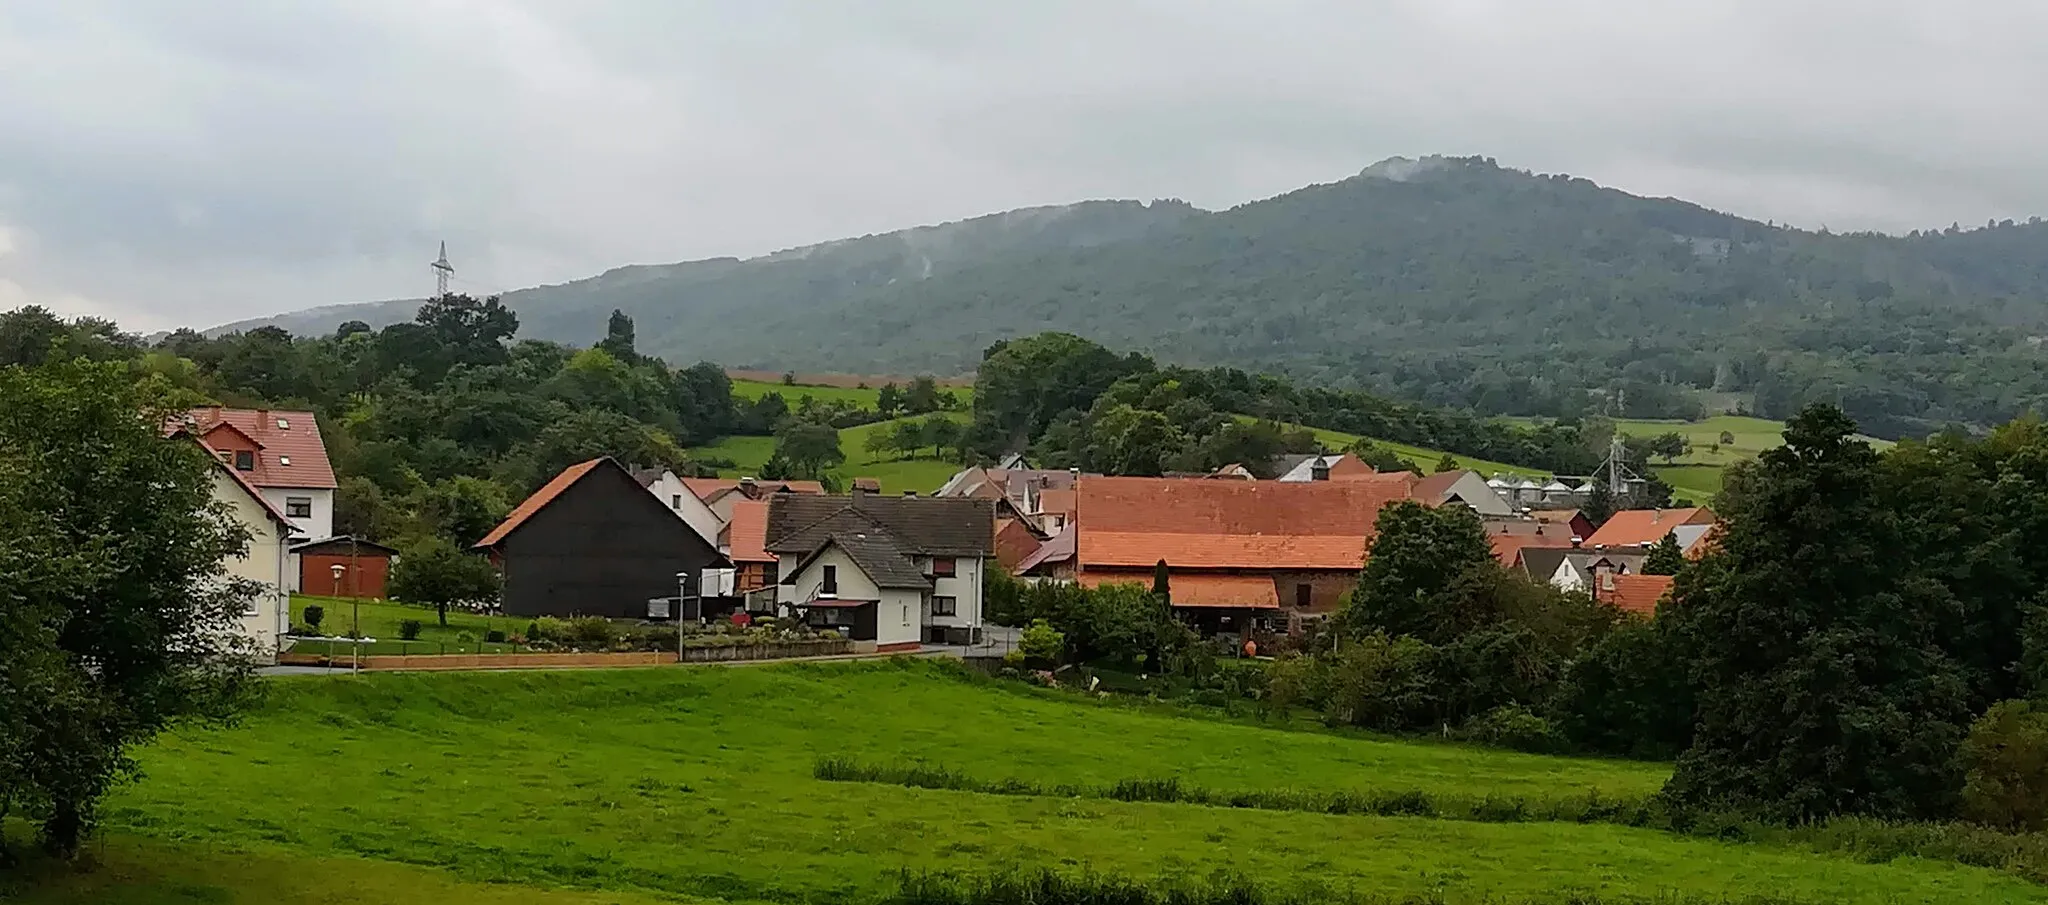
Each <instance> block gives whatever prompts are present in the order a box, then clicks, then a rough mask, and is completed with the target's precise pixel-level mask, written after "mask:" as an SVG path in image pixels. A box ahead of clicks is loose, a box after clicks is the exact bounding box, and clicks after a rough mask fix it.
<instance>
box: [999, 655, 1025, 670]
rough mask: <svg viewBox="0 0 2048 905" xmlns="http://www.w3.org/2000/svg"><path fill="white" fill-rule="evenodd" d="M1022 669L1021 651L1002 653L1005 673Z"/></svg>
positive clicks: (1022, 658)
mask: <svg viewBox="0 0 2048 905" xmlns="http://www.w3.org/2000/svg"><path fill="white" fill-rule="evenodd" d="M1023 668H1024V652H1023V651H1021V650H1010V651H1004V652H1003V670H1004V671H1005V672H1012V671H1016V670H1021V669H1023Z"/></svg>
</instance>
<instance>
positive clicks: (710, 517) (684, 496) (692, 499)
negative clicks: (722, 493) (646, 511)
mask: <svg viewBox="0 0 2048 905" xmlns="http://www.w3.org/2000/svg"><path fill="white" fill-rule="evenodd" d="M647 491H648V492H649V493H652V494H654V498H655V499H657V500H660V501H661V504H662V505H663V506H667V507H668V508H669V509H671V510H673V511H674V512H675V514H677V515H680V516H682V517H683V521H685V522H689V523H690V527H691V528H694V529H696V530H697V536H698V537H702V538H704V542H705V543H708V544H710V545H711V546H712V547H714V548H718V549H721V550H723V549H724V548H722V547H718V534H719V532H720V531H723V530H725V522H726V520H725V519H724V518H721V517H720V516H719V514H718V513H716V512H713V511H711V507H709V506H706V505H704V501H703V500H700V499H698V498H697V495H696V494H694V493H691V492H690V488H688V487H685V486H683V479H681V478H678V477H676V473H675V472H673V471H664V472H662V473H661V478H660V479H658V480H656V481H655V482H654V483H652V484H649V485H647ZM730 512H731V511H730V510H727V514H730Z"/></svg>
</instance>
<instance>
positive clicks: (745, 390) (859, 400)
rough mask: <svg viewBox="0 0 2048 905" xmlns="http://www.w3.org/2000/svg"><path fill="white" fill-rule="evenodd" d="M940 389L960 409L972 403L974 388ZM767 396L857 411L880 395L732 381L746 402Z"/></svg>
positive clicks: (854, 389) (872, 389)
mask: <svg viewBox="0 0 2048 905" xmlns="http://www.w3.org/2000/svg"><path fill="white" fill-rule="evenodd" d="M897 386H898V387H901V386H903V384H902V383H899V384H897ZM939 390H940V391H941V392H950V393H952V394H953V395H954V397H955V398H958V399H959V400H960V408H962V409H965V408H967V407H968V406H969V405H971V404H973V402H974V387H971V386H941V387H939ZM769 393H781V394H782V401H784V402H787V403H789V405H790V407H791V408H794V407H796V402H797V400H799V399H802V398H804V397H805V396H809V397H811V398H813V399H816V400H818V401H819V402H832V401H843V402H848V403H852V404H853V405H855V406H857V407H859V408H864V409H871V408H874V407H875V399H876V397H877V396H879V395H880V394H881V387H880V385H879V384H877V385H872V386H869V387H867V388H866V389H862V388H860V387H835V386H824V385H821V384H803V383H800V384H796V385H795V386H791V385H789V384H784V383H776V382H769V381H763V380H740V379H734V380H733V382H732V394H733V395H734V396H738V397H739V398H741V399H745V400H747V401H749V402H752V401H753V400H756V399H759V398H761V397H762V396H765V395H767V394H769Z"/></svg>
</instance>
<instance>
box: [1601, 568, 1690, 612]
mask: <svg viewBox="0 0 2048 905" xmlns="http://www.w3.org/2000/svg"><path fill="white" fill-rule="evenodd" d="M1673 581H1674V579H1673V578H1672V577H1671V576H1669V575H1640V574H1634V575H1631V574H1621V573H1616V572H1610V571H1604V570H1603V571H1601V572H1599V573H1598V574H1597V575H1596V576H1595V577H1594V579H1593V582H1592V584H1591V585H1590V586H1589V587H1588V593H1590V594H1592V595H1593V599H1594V600H1596V601H1599V602H1601V603H1605V604H1608V605H1610V606H1613V607H1614V608H1615V609H1618V610H1621V611H1623V612H1626V613H1633V614H1635V615H1637V616H1643V617H1649V616H1654V615H1656V613H1657V607H1658V606H1659V605H1660V604H1662V603H1663V601H1664V598H1665V596H1666V595H1668V594H1670V593H1671V585H1672V583H1673Z"/></svg>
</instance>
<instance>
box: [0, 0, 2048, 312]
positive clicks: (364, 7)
mask: <svg viewBox="0 0 2048 905" xmlns="http://www.w3.org/2000/svg"><path fill="white" fill-rule="evenodd" d="M2044 91H2048V3H2042V2H2039V0H1951V2H1935V0H1930V2H1925V3H1905V2H1886V0H1857V2H1850V0H1840V2H1837V0H1800V2H1785V0H1754V2H1752V0H1712V2H1703V3H1664V2H1652V3H1645V2H1641V0H1614V2H1592V0H1579V2H1571V0H1552V2H1542V3H1531V2H1527V0H1330V2H1309V0H1244V2H1222V0H1217V2H1187V0H1073V2H1065V0H1016V2H996V0H975V2H963V0H930V2H923V0H867V2H861V3H850V2H838V0H814V2H807V3H794V2H778V0H731V2H692V0H573V2H572V0H332V2H327V3H315V2H312V0H307V2H289V0H279V2H239V3H238V2H224V0H6V2H0V310H4V309H7V308H12V307H15V306H17V305H19V304H23V303H41V304H45V305H48V306H50V307H53V308H56V309H58V310H60V311H62V312H65V313H67V314H81V313H94V314H100V315H104V316H111V317H115V318H117V319H118V320H120V321H121V323H122V324H123V325H124V326H127V327H130V328H132V329H143V330H153V329H159V328H165V327H169V326H175V325H193V326H210V325H213V324H217V323H221V322H225V321H228V320H233V319H237V318H243V317H250V316H256V315H262V314H269V313H274V312H278V311H284V310H291V309H297V308H305V307H311V306H314V305H322V304H332V303H337V302H350V301H367V300H375V299H384V298H397V297H416V296H420V295H424V294H427V293H428V292H430V291H431V289H432V285H433V284H432V275H431V273H430V272H429V271H428V269H427V267H426V264H427V262H428V261H429V260H431V259H432V258H433V255H434V249H435V243H436V242H437V241H439V240H442V239H445V240H447V242H448V249H449V256H450V257H451V258H452V259H453V260H454V263H455V265H456V268H457V274H458V280H457V282H456V284H455V285H456V287H457V288H462V289H468V290H471V291H489V290H498V289H510V288H519V287H524V286H530V285H534V284H537V283H544V282H560V281H564V280H569V279H575V278H578V277H584V276H589V275H592V274H595V273H597V272H600V271H602V270H604V269H606V268H609V267H613V266H617V265H620V264H626V263H649V262H667V261H677V260H686V259H691V258H701V257H709V256H716V255H740V256H746V255H753V254H760V253H765V252H768V251H772V250H775V249H778V248H784V247H789V246H794V245H801V244H807V243H810V242H815V241H820V240H825V239H832V238H839V237H843V236H849V235H859V234H863V233H871V232H882V231H887V230H891V229H896V228H900V227H905V226H911V225H916V224H921V223H930V222H938V221H944V220H952V219H958V218H961V217H967V216H973V215H976V214H982V213H988V212H992V211H997V210H1002V209H1007V208H1012V207H1020V206H1026V205H1034V204H1049V203H1058V202H1065V201H1073V200H1080V199H1084V198H1100V197H1119V198H1143V199H1151V198H1159V197H1177V198H1184V199H1187V200H1189V201H1192V202H1194V203H1196V204H1198V205H1201V206H1204V207H1212V208H1214V207H1225V206H1229V205H1232V204H1236V203H1240V202H1244V201H1248V200H1252V199H1256V198H1261V197H1265V196H1269V195H1273V194H1277V193H1280V192H1284V191H1287V190H1289V189H1292V188H1296V187H1299V186H1301V185H1304V184H1308V183H1312V182H1328V181H1332V180H1335V179H1339V178H1342V177H1344V176H1346V175H1348V174H1350V173H1353V172H1356V171H1357V170H1359V169H1360V168H1362V167H1364V166H1365V165H1367V164H1369V163H1371V162H1373V161H1375V160H1378V159H1381V158H1384V157H1388V156H1393V155H1408V156H1415V155H1421V154H1431V153H1444V154H1459V155H1466V154H1483V155H1487V156H1491V157H1494V158H1497V159H1498V160H1499V161H1500V162H1501V163H1502V164H1503V165H1508V166H1516V167H1523V168H1529V169H1534V170H1538V171H1542V172H1569V173H1573V174H1576V175H1581V176H1585V177H1588V178H1591V179H1594V180H1596V181H1598V182H1601V183H1604V184H1608V185H1614V186H1618V187H1620V188H1624V189H1627V190H1629V191H1634V192H1638V193H1641V194H1651V195H1674V196H1679V197H1684V198H1687V199H1690V200H1694V201H1698V202H1701V203H1704V204H1707V205H1709V206H1712V207H1717V208H1721V209H1724V210H1729V211H1732V212H1735V213H1739V214H1743V215H1747V216H1752V217H1756V218H1759V219H1776V220H1779V221H1781V222H1783V221H1789V222H1792V223H1795V224H1799V225H1803V226H1820V225H1826V226H1828V227H1830V228H1833V229H1836V230H1843V229H1856V228H1877V229H1886V230H1892V231H1904V230H1906V229H1909V228H1913V227H1920V226H1945V225H1947V224H1948V223H1950V222H1951V221H1961V222H1963V223H1965V224H1969V223H1982V222H1984V221H1985V220H1986V219H1988V218H1994V217H1995V218H2004V217H2015V218H2021V217H2025V216H2028V215H2030V214H2036V213H2042V214H2048V166H2044V165H2043V157H2042V150H2041V149H2042V147H2043V146H2044V144H2048V143H2044V142H2043V141H2042V139H2043V137H2044V136H2043V133H2044V132H2048V118H2044V117H2043V116H2042V112H2043V108H2044V103H2048V95H2044Z"/></svg>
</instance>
